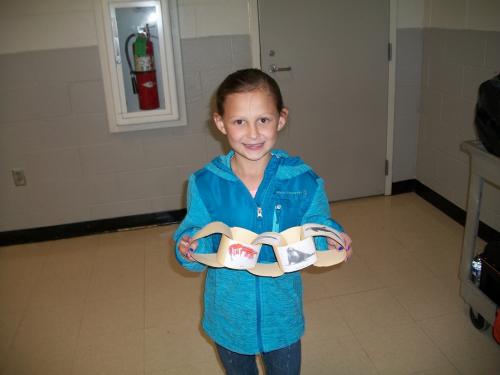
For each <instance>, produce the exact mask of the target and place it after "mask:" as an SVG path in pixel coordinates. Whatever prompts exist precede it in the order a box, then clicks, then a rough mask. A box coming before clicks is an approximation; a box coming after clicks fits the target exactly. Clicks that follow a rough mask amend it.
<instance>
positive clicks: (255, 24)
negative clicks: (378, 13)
mask: <svg viewBox="0 0 500 375" xmlns="http://www.w3.org/2000/svg"><path fill="white" fill-rule="evenodd" d="M397 3H398V0H389V44H390V46H391V47H388V48H390V49H391V58H390V60H389V66H388V69H389V74H388V83H387V133H386V134H387V136H386V153H385V159H386V165H387V170H386V176H385V189H384V194H385V195H391V193H392V164H393V156H394V113H395V100H396V96H395V93H396V29H397V14H398V8H397V6H398V4H397ZM247 4H248V29H249V32H250V49H251V53H252V66H253V67H254V68H258V69H262V66H261V62H260V32H259V4H258V0H247Z"/></svg>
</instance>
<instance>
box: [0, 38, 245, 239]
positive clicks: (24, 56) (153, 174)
mask: <svg viewBox="0 0 500 375" xmlns="http://www.w3.org/2000/svg"><path fill="white" fill-rule="evenodd" d="M182 55H183V69H184V76H185V86H186V100H187V113H188V125H187V126H185V127H178V128H170V129H160V130H151V131H141V132H130V133H127V134H122V133H120V134H111V133H109V131H108V126H107V123H106V114H105V101H104V92H103V85H102V78H101V71H100V66H99V58H98V51H97V47H82V48H67V49H58V50H46V51H33V52H23V53H13V54H3V55H0V92H1V93H2V94H1V95H0V171H2V173H1V174H0V231H8V230H15V229H26V228H35V227H43V226H50V225H59V224H64V223H74V222H80V221H88V220H95V219H102V218H109V217H119V216H127V215H136V214H141V213H151V212H160V211H166V210H175V209H179V208H182V207H184V206H185V197H184V196H183V194H184V191H185V182H184V183H183V181H186V179H187V176H188V175H189V174H190V173H191V172H192V171H193V170H195V169H198V168H199V167H201V166H202V165H203V164H204V163H206V162H207V161H208V160H209V159H211V158H212V157H213V156H214V155H216V154H219V153H220V152H221V148H222V147H223V145H222V144H221V143H220V142H218V140H217V139H216V138H214V136H213V135H211V130H210V128H209V126H208V123H209V119H210V109H209V106H210V100H211V97H212V94H213V92H214V90H215V87H216V85H217V84H218V83H219V82H220V81H221V80H222V79H223V77H225V76H226V75H227V74H229V73H230V72H232V71H234V70H235V69H238V68H243V67H250V66H251V55H250V39H249V36H248V35H225V36H214V37H202V38H187V39H183V40H182ZM13 168H21V169H23V170H24V172H25V174H26V178H27V182H28V184H27V185H26V186H23V187H15V186H14V184H13V181H12V176H11V174H10V172H11V170H12V169H13Z"/></svg>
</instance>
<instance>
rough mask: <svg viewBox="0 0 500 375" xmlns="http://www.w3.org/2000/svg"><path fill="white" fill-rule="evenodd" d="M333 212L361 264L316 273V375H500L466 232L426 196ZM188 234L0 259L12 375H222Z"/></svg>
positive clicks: (312, 369) (1, 364)
mask: <svg viewBox="0 0 500 375" xmlns="http://www.w3.org/2000/svg"><path fill="white" fill-rule="evenodd" d="M332 210H333V216H334V217H335V218H337V219H338V221H340V222H341V223H342V224H343V225H344V226H345V227H346V228H347V229H348V231H349V232H350V234H351V236H352V238H353V240H354V248H355V255H354V257H353V259H352V260H351V261H349V262H348V263H347V264H343V265H341V266H340V267H336V268H330V269H308V270H306V271H304V272H303V276H304V288H305V311H306V318H307V328H306V335H305V337H304V339H303V367H302V368H303V374H427V375H430V374H445V375H447V374H487V375H492V374H500V346H498V345H497V344H496V343H494V341H493V340H492V339H491V337H490V331H487V332H479V331H477V330H476V329H475V328H473V326H472V324H471V323H470V321H469V318H468V315H467V307H466V306H465V304H464V303H463V301H462V300H461V298H460V297H459V295H458V286H459V282H458V278H457V269H458V264H459V260H460V254H461V241H462V234H463V228H462V227H461V226H460V225H458V224H456V223H455V222H454V221H452V220H451V219H449V218H448V217H446V216H445V215H444V214H442V213H441V212H439V211H437V210H436V209H435V208H434V207H432V206H431V205H430V204H428V203H427V202H425V201H424V200H422V199H421V198H420V197H418V196H417V195H415V194H413V193H409V194H402V195H397V196H394V197H372V198H364V199H357V200H351V201H344V202H339V203H335V204H334V205H333V207H332ZM175 228H176V226H164V227H157V228H148V229H142V230H134V231H127V232H121V233H113V234H104V235H97V236H88V237H80V238H75V239H70V240H60V241H53V242H46V243H37V244H28V245H21V246H12V247H3V248H0V374H1V375H14V374H16V375H17V374H19V375H21V374H26V375H28V374H29V375H37V374H44V375H90V374H91V375H99V374H106V375H114V374H116V375H129V374H130V375H139V374H140V375H163V374H222V371H221V368H220V365H219V364H218V362H217V360H216V358H215V354H214V349H213V347H212V345H211V344H210V343H209V341H208V340H207V339H206V338H205V337H204V336H203V334H202V333H201V331H200V328H199V318H200V311H201V305H200V298H201V287H202V275H199V274H190V273H187V272H185V271H183V270H182V269H181V268H180V267H179V266H178V265H177V264H176V262H175V260H174V259H173V257H172V243H171V240H170V237H171V234H172V232H173V231H174V230H175Z"/></svg>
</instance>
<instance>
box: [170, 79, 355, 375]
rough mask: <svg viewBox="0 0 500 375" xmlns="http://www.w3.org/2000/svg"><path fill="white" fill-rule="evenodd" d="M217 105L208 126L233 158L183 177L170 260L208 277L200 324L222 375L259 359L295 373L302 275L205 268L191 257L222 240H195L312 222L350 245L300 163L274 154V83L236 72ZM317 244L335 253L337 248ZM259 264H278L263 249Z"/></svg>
mask: <svg viewBox="0 0 500 375" xmlns="http://www.w3.org/2000/svg"><path fill="white" fill-rule="evenodd" d="M216 104H217V112H216V113H214V115H213V120H214V123H215V125H216V127H217V129H218V130H219V131H220V132H221V133H222V134H224V135H225V136H226V137H227V140H228V142H229V145H230V146H231V151H230V152H229V153H228V154H227V155H222V156H219V157H217V158H215V159H214V160H213V161H212V162H211V163H209V164H207V165H206V166H205V167H204V168H203V169H201V170H199V171H197V172H195V173H194V174H193V175H191V177H190V178H189V184H188V207H187V208H188V210H187V215H186V217H185V219H184V220H183V221H182V223H181V224H180V225H179V228H178V229H177V231H176V232H175V234H174V239H175V241H176V257H177V260H178V261H179V263H180V264H181V265H182V266H183V267H185V268H186V269H188V270H191V271H197V272H201V271H204V270H205V269H206V270H207V272H206V281H205V293H204V305H205V306H204V314H203V320H202V326H203V329H204V330H205V332H206V333H207V335H208V336H209V337H210V338H211V339H212V340H213V341H214V342H215V344H216V347H217V351H218V354H219V357H220V359H221V362H222V364H223V366H224V368H225V370H226V372H227V374H257V373H258V371H257V365H256V358H255V356H256V355H257V354H260V355H262V359H263V362H264V366H265V368H266V373H267V374H268V375H273V374H299V373H300V363H301V341H300V339H301V337H302V335H303V334H304V316H303V308H302V279H301V275H300V272H291V273H285V274H284V275H282V276H279V277H259V276H255V275H253V274H251V273H249V272H247V271H245V270H233V269H228V268H211V267H206V266H204V265H202V264H200V263H197V262H195V261H194V260H193V258H192V256H191V253H192V252H193V251H197V252H202V253H214V252H216V251H217V248H218V245H219V240H220V237H217V236H212V237H211V238H203V239H201V240H198V241H192V239H191V237H192V235H193V234H194V233H196V232H197V231H198V230H200V229H201V228H202V227H204V226H205V225H207V224H208V223H210V222H212V221H222V222H224V223H225V224H226V225H228V226H230V227H242V228H246V229H248V230H251V231H253V232H255V233H262V232H267V231H273V232H281V231H284V230H286V229H288V228H291V227H294V226H300V225H303V224H305V223H318V224H323V225H328V226H330V227H332V228H335V229H337V230H338V231H340V232H342V233H341V235H342V237H343V239H344V241H345V243H346V246H347V247H348V248H347V249H346V250H347V256H348V257H350V255H351V248H350V247H351V239H350V238H349V236H348V235H347V234H345V233H343V229H342V227H341V226H340V225H339V224H338V223H336V222H335V221H334V220H333V219H331V217H330V208H329V203H328V199H327V197H326V193H325V191H324V187H323V180H322V179H321V178H320V177H318V176H317V175H316V174H315V173H314V172H313V171H312V169H311V168H310V167H309V166H308V165H306V164H305V163H304V162H303V161H302V160H301V159H300V158H298V157H290V156H288V154H287V153H286V152H284V151H280V150H274V149H273V147H274V145H275V143H276V141H277V139H278V133H279V131H280V130H282V129H283V127H284V126H285V124H286V122H287V119H288V109H286V108H285V107H284V105H283V99H282V96H281V92H280V89H279V87H278V84H277V83H276V81H274V79H273V78H271V77H270V76H269V75H267V74H266V73H264V72H262V71H260V70H257V69H245V70H239V71H237V72H235V73H233V74H230V75H229V76H228V77H227V78H226V79H225V80H224V81H223V82H222V83H221V85H220V86H219V88H218V89H217V93H216ZM318 246H319V247H321V248H320V249H319V250H325V249H327V248H335V244H334V243H333V241H332V242H330V241H319V243H318ZM259 262H261V263H274V262H276V258H275V255H274V252H273V249H272V248H271V247H265V246H264V247H263V248H262V249H261V251H260V256H259Z"/></svg>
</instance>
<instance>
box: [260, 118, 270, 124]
mask: <svg viewBox="0 0 500 375" xmlns="http://www.w3.org/2000/svg"><path fill="white" fill-rule="evenodd" d="M269 121H271V120H270V119H268V118H267V117H261V118H260V119H259V122H260V123H261V124H267V123H269Z"/></svg>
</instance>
